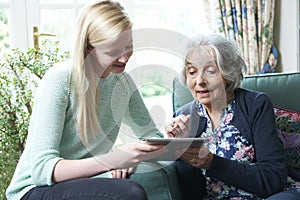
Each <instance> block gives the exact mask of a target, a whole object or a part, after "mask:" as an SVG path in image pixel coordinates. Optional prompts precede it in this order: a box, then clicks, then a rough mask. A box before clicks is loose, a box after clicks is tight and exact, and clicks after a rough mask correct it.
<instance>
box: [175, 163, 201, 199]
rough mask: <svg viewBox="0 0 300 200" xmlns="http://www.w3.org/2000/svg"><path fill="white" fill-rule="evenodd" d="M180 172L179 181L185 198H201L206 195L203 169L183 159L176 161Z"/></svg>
mask: <svg viewBox="0 0 300 200" xmlns="http://www.w3.org/2000/svg"><path fill="white" fill-rule="evenodd" d="M174 165H175V166H176V169H177V172H178V179H179V180H178V182H179V186H180V189H181V191H182V194H183V197H184V199H188V200H201V199H203V198H204V197H205V196H206V195H207V192H206V178H205V177H204V175H203V174H202V172H201V169H198V168H195V167H193V166H192V165H190V164H188V163H186V162H185V161H182V160H177V161H175V162H174Z"/></svg>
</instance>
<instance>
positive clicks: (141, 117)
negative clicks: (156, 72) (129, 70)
mask: <svg viewBox="0 0 300 200" xmlns="http://www.w3.org/2000/svg"><path fill="white" fill-rule="evenodd" d="M126 78H127V80H128V83H129V85H130V88H131V90H132V91H131V97H130V99H129V103H128V108H127V110H126V113H125V117H124V118H123V123H124V124H126V125H127V126H129V127H130V128H131V129H132V130H133V132H134V133H135V135H136V136H137V137H138V138H139V139H144V138H149V137H163V134H162V133H160V131H159V130H158V129H157V127H156V125H155V123H154V121H153V119H152V117H151V115H150V113H149V111H148V109H147V107H146V105H145V103H144V101H143V98H142V96H141V94H140V92H139V90H138V88H137V87H136V85H135V83H134V81H133V80H132V78H131V77H130V76H129V75H127V77H126Z"/></svg>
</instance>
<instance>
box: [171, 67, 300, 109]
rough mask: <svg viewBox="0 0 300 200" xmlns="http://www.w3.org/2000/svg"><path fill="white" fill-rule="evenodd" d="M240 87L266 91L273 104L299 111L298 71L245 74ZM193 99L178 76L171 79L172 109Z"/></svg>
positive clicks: (299, 74) (299, 89)
mask: <svg viewBox="0 0 300 200" xmlns="http://www.w3.org/2000/svg"><path fill="white" fill-rule="evenodd" d="M241 87H242V88H247V89H251V90H257V91H261V92H266V93H267V94H268V95H269V97H270V98H271V101H272V103H273V104H274V105H275V106H279V107H282V108H286V109H289V110H292V111H297V112H300V72H294V73H292V72H290V73H271V74H262V75H249V76H246V77H245V78H244V80H243V82H242V84H241ZM192 99H193V97H192V95H191V93H190V92H189V90H188V88H186V87H185V86H183V85H182V84H181V83H180V81H179V80H178V78H175V79H174V80H173V111H176V110H177V109H178V108H179V107H181V106H183V105H184V104H186V103H188V102H190V101H191V100H192Z"/></svg>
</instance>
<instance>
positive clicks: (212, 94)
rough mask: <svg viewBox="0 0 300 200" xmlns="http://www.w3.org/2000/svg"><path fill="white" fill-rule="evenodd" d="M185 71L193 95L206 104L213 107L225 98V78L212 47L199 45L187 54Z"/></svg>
mask: <svg viewBox="0 0 300 200" xmlns="http://www.w3.org/2000/svg"><path fill="white" fill-rule="evenodd" d="M185 73H186V80H187V86H188V87H189V89H190V91H191V92H192V95H193V96H194V98H195V99H196V100H198V101H199V102H200V103H202V104H203V105H204V106H206V107H212V104H213V103H218V101H219V100H220V99H223V98H224V95H225V80H224V78H223V76H222V75H221V73H220V71H219V68H218V66H217V62H216V57H215V55H214V53H213V51H212V49H211V48H210V47H207V46H198V47H195V48H193V49H192V50H190V51H189V53H188V54H187V56H186V65H185ZM225 97H226V95H225Z"/></svg>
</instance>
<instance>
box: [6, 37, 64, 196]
mask: <svg viewBox="0 0 300 200" xmlns="http://www.w3.org/2000/svg"><path fill="white" fill-rule="evenodd" d="M58 46H59V43H58V42H56V43H54V45H49V44H48V42H45V41H44V42H43V43H42V45H41V48H40V49H38V50H36V49H34V48H30V49H28V50H27V51H26V52H22V51H20V50H19V49H14V50H12V52H11V53H10V54H9V55H7V56H6V57H5V58H4V59H1V61H0V163H1V166H0V199H5V190H6V188H7V186H8V184H9V182H10V180H11V178H12V175H13V172H14V170H15V167H16V164H17V162H18V160H19V157H20V155H21V153H22V151H23V150H24V145H25V142H26V136H27V133H28V125H29V118H30V115H31V112H32V106H33V103H34V102H33V96H34V91H35V89H36V88H37V85H38V82H39V80H40V79H41V78H42V77H43V75H44V74H45V72H46V71H47V70H48V69H49V68H50V67H51V66H53V65H54V64H56V63H58V62H61V61H63V60H65V59H67V58H68V57H69V53H68V52H62V51H61V50H60V49H59V47H58Z"/></svg>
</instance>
